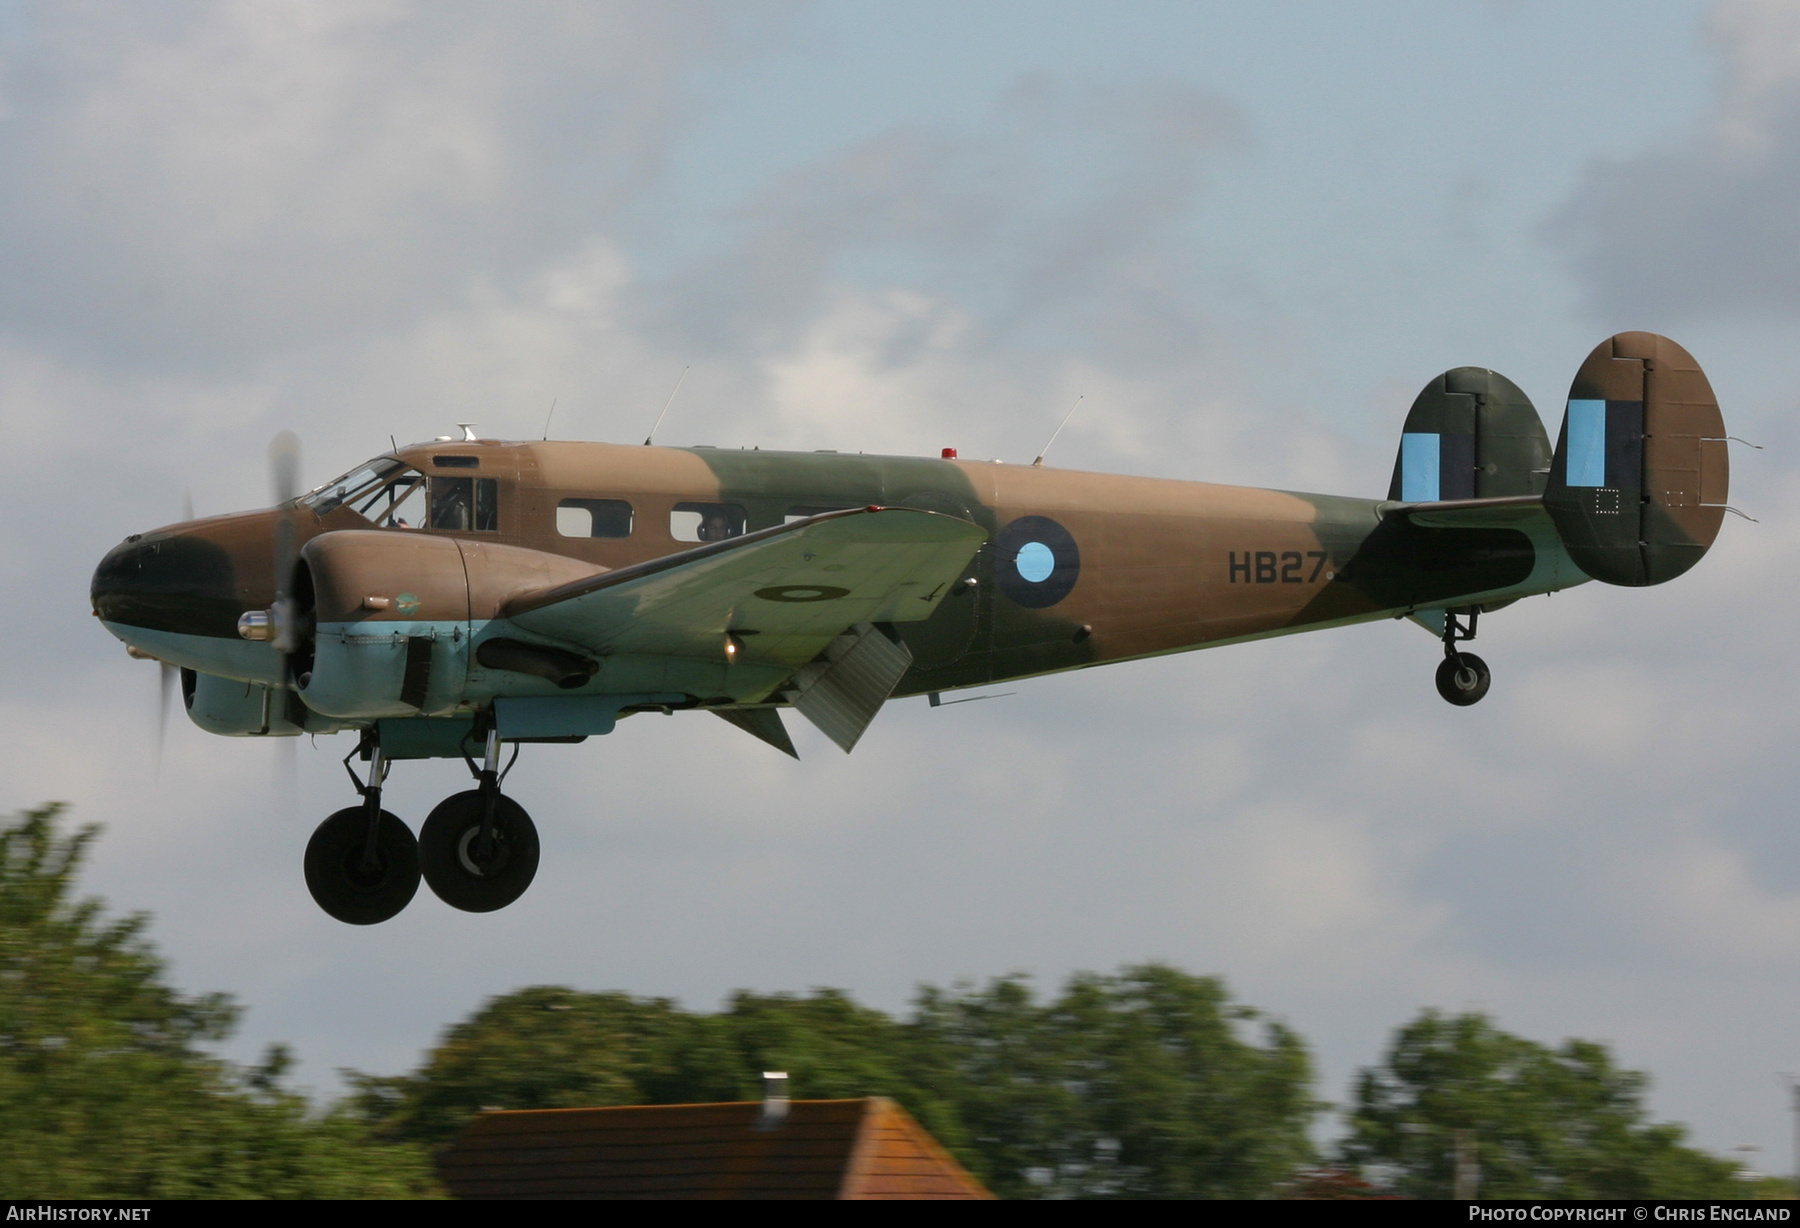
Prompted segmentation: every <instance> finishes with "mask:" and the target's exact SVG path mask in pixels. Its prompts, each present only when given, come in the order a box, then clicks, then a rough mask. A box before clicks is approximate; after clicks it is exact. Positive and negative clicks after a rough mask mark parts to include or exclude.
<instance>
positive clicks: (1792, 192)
mask: <svg viewBox="0 0 1800 1228" xmlns="http://www.w3.org/2000/svg"><path fill="white" fill-rule="evenodd" d="M1793 24H1794V23H1793V19H1792V16H1791V14H1790V13H1789V12H1787V11H1785V10H1784V9H1783V8H1782V6H1779V5H1773V4H1755V3H1740V4H1734V5H1723V6H1721V7H1720V9H1719V11H1718V13H1717V14H1716V19H1715V27H1716V30H1717V33H1718V36H1719V38H1718V41H1719V42H1720V44H1721V47H1722V56H1723V59H1724V61H1725V62H1724V64H1723V66H1722V67H1723V72H1722V73H1721V84H1720V90H1719V95H1718V97H1717V98H1716V100H1715V102H1714V104H1713V107H1712V109H1711V111H1710V113H1709V114H1707V115H1706V116H1704V117H1703V118H1702V120H1701V122H1700V123H1699V124H1697V125H1696V127H1695V129H1694V130H1693V131H1692V132H1691V133H1689V134H1685V135H1681V136H1677V137H1672V138H1670V139H1669V140H1668V141H1666V142H1665V143H1664V144H1662V145H1660V146H1659V147H1656V148H1653V149H1650V150H1648V151H1645V152H1643V153H1640V154H1638V155H1636V156H1632V157H1626V158H1617V159H1606V160H1599V161H1596V162H1595V163H1593V164H1592V165H1591V166H1590V167H1589V168H1588V170H1587V172H1586V174H1585V175H1584V177H1583V179H1582V181H1581V183H1580V184H1579V185H1578V187H1577V188H1576V189H1575V191H1574V192H1573V193H1572V194H1571V196H1570V197H1569V198H1568V199H1567V200H1566V201H1565V202H1564V203H1563V204H1562V205H1561V206H1560V207H1559V208H1558V209H1557V211H1556V212H1555V213H1554V214H1553V215H1552V216H1551V217H1550V218H1549V219H1548V221H1547V222H1546V224H1545V227H1544V232H1543V233H1544V235H1545V237H1546V238H1547V239H1548V240H1549V241H1550V242H1551V243H1552V244H1553V245H1554V246H1555V247H1556V248H1558V249H1559V250H1560V251H1561V253H1562V254H1563V256H1564V258H1565V260H1566V261H1567V264H1568V266H1569V268H1570V269H1571V271H1572V272H1573V273H1574V274H1575V276H1576V279H1577V281H1578V283H1579V285H1580V287H1581V290H1582V293H1583V296H1584V298H1585V300H1586V306H1587V307H1588V309H1589V310H1590V311H1591V312H1592V313H1593V314H1594V315H1596V316H1598V317H1599V318H1601V319H1603V320H1607V321H1615V322H1616V321H1633V322H1634V323H1631V325H1630V326H1631V327H1640V328H1643V327H1648V328H1662V327H1665V326H1666V324H1674V323H1686V322H1689V321H1695V320H1703V319H1705V318H1707V317H1709V316H1715V317H1716V316H1723V317H1726V318H1730V317H1734V316H1735V317H1740V318H1742V317H1745V316H1752V315H1756V316H1771V317H1775V318H1791V317H1792V316H1794V315H1795V314H1796V313H1800V62H1789V63H1787V64H1782V63H1781V60H1782V57H1783V53H1784V52H1791V50H1792V48H1793V47H1794V46H1795V45H1796V38H1795V34H1796V32H1795V31H1794V29H1793V28H1792V27H1793ZM1788 59H1789V60H1790V61H1792V56H1791V54H1790V55H1789V56H1788Z"/></svg>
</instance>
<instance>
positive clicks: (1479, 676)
mask: <svg viewBox="0 0 1800 1228" xmlns="http://www.w3.org/2000/svg"><path fill="white" fill-rule="evenodd" d="M1493 680H1494V678H1493V675H1492V674H1490V673H1488V667H1487V662H1486V661H1483V660H1482V659H1481V658H1480V657H1478V656H1476V655H1475V654H1474V653H1472V652H1453V653H1451V654H1449V655H1448V656H1446V657H1445V658H1444V660H1443V663H1442V664H1441V665H1439V666H1438V669H1437V689H1438V694H1439V695H1442V696H1443V697H1444V698H1445V699H1447V700H1449V701H1450V702H1451V703H1453V704H1455V705H1456V706H1457V707H1459V708H1466V707H1468V706H1469V705H1470V704H1473V703H1480V702H1481V697H1482V696H1483V695H1486V694H1487V693H1488V684H1489V683H1491V682H1493Z"/></svg>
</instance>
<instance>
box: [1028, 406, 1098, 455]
mask: <svg viewBox="0 0 1800 1228" xmlns="http://www.w3.org/2000/svg"><path fill="white" fill-rule="evenodd" d="M1086 399H1087V394H1086V393H1083V394H1082V395H1081V396H1078V397H1076V398H1075V405H1071V406H1069V412H1068V413H1066V414H1064V415H1063V420H1062V421H1061V422H1059V423H1057V426H1056V429H1055V430H1054V431H1052V432H1051V433H1050V443H1055V442H1056V437H1057V436H1058V435H1060V434H1062V429H1063V427H1065V426H1067V425H1069V419H1070V418H1073V417H1074V416H1075V406H1076V405H1080V404H1081V403H1082V402H1083V401H1084V400H1086ZM1050 443H1047V444H1045V445H1044V451H1043V452H1039V453H1038V455H1037V459H1036V460H1034V461H1032V462H1031V466H1032V468H1034V469H1040V468H1042V467H1043V464H1044V454H1045V453H1046V452H1048V451H1050Z"/></svg>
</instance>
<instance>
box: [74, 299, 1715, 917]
mask: <svg viewBox="0 0 1800 1228" xmlns="http://www.w3.org/2000/svg"><path fill="white" fill-rule="evenodd" d="M465 436H466V437H465V438H464V439H460V440H452V439H440V440H437V441H435V442H431V443H424V444H418V445H414V446H411V447H405V448H396V449H395V450H394V451H393V452H390V453H388V454H386V455H384V456H380V457H377V458H376V459H375V460H372V461H370V462H369V463H368V464H366V465H362V466H360V467H358V468H356V469H354V470H352V471H351V472H350V473H347V474H345V475H344V476H343V477H341V478H338V479H336V480H335V481H332V482H328V483H326V484H325V485H324V486H321V487H319V488H318V489H316V490H313V491H311V492H310V493H307V494H305V495H302V496H299V497H297V498H287V499H285V500H283V501H281V502H280V503H279V504H278V506H276V507H274V508H272V509H270V510H267V511H260V512H249V513H244V514H241V515H233V516H216V517H211V518H208V519H204V520H192V521H189V522H187V523H183V524H178V525H172V526H170V527H168V528H162V529H156V530H154V531H151V532H148V533H134V534H132V535H131V536H130V537H128V538H126V539H125V541H124V542H123V543H122V544H121V545H119V546H117V547H115V548H114V549H113V550H112V551H111V552H110V553H108V554H107V555H106V557H105V559H104V560H102V562H101V563H100V566H99V568H98V570H96V571H95V573H94V581H93V593H92V598H93V607H94V612H95V614H96V615H97V616H98V617H99V618H100V619H101V620H102V621H103V622H104V624H105V626H106V628H107V630H109V631H111V632H112V633H113V634H114V635H115V636H117V637H118V638H119V639H121V640H123V641H125V643H126V645H127V647H128V648H129V650H130V651H131V653H132V655H134V656H139V657H150V658H154V659H156V660H159V661H161V662H163V663H164V668H165V670H173V669H179V670H180V678H181V692H182V696H183V699H184V701H185V703H186V707H187V712H188V714H189V716H190V717H191V718H192V719H193V721H194V723H195V724H197V725H199V726H200V727H201V728H202V729H206V730H208V731H210V732H212V733H218V734H225V735H228V736H251V737H293V736H296V735H299V734H302V733H306V734H328V733H338V732H351V733H354V734H356V735H357V739H358V740H357V745H356V749H355V750H353V751H352V752H351V754H350V755H348V756H346V757H345V766H346V768H347V769H349V765H350V761H351V759H352V758H360V759H361V760H362V761H363V762H364V763H366V764H367V765H368V766H367V771H366V774H365V777H364V778H363V779H358V778H357V777H356V774H355V772H354V771H353V770H352V771H351V779H352V781H353V782H354V783H355V785H356V788H357V790H358V792H359V793H360V794H361V796H362V802H361V804H359V805H356V806H352V807H350V808H348V809H344V810H340V811H338V812H337V813H336V814H333V815H332V816H331V817H330V818H328V819H326V820H325V821H324V823H322V824H321V825H320V826H319V828H318V830H317V831H315V832H314V833H313V836H312V839H311V841H310V843H309V844H308V845H307V849H306V860H305V865H306V882H307V886H308V887H309V889H310V890H311V892H312V895H313V898H314V899H315V900H316V901H317V902H318V903H319V905H320V907H322V908H323V909H324V910H325V911H326V912H327V913H329V914H330V915H331V916H333V917H336V918H337V919H338V920H340V921H345V922H349V923H351V924H357V925H367V924H372V923H375V922H380V921H385V920H387V919H388V918H389V917H392V916H394V915H395V914H397V913H398V912H399V911H400V910H401V909H403V908H405V907H406V905H407V903H408V902H409V901H410V900H411V899H412V897H413V895H414V893H415V892H416V891H417V890H418V885H419V880H420V878H421V876H423V878H424V880H425V881H426V882H427V883H429V884H430V886H431V889H432V890H433V891H434V892H435V893H436V894H437V895H438V896H439V897H440V898H441V899H443V900H444V901H445V902H446V903H448V904H450V905H452V906H453V907H456V908H460V909H465V910H468V911H472V912H486V911H491V910H493V909H497V908H502V907H504V906H506V905H507V904H510V903H511V902H512V901H514V900H515V899H517V898H518V897H519V896H520V894H521V893H523V892H524V890H525V889H526V887H527V886H528V885H529V884H530V882H531V879H532V877H533V875H534V874H535V873H536V870H537V864H538V836H537V830H536V828H535V826H534V825H533V823H532V821H531V819H530V817H529V816H528V815H527V814H526V813H525V811H524V809H523V808H521V807H520V806H519V805H518V804H517V803H516V802H514V801H513V800H512V799H511V798H509V797H507V796H506V795H505V794H503V793H502V792H501V781H502V779H503V777H504V776H505V771H504V770H502V767H501V758H502V748H503V747H504V746H505V744H507V743H512V744H513V748H514V749H513V755H514V757H515V758H516V756H517V753H518V750H517V748H518V746H519V745H520V744H522V743H541V742H579V741H582V740H583V739H584V738H587V737H590V736H593V735H595V734H605V733H610V732H611V731H612V729H613V727H614V724H615V723H616V722H617V721H618V720H620V719H621V718H623V717H626V716H629V715H632V714H634V713H641V712H664V713H667V712H674V711H683V712H686V711H704V712H710V713H712V714H713V715H714V716H717V717H720V718H722V719H724V720H726V721H729V722H730V723H731V724H733V725H734V726H736V727H737V728H739V729H742V730H743V731H744V732H746V733H748V734H751V735H752V736H754V737H757V738H760V739H762V740H763V741H764V742H767V743H769V744H770V745H771V746H774V747H776V748H778V749H780V750H782V751H785V752H787V753H788V754H790V755H792V754H794V746H793V743H792V741H790V739H789V737H788V733H787V731H786V729H785V728H784V726H783V724H782V717H781V714H782V711H783V709H792V710H794V711H796V712H798V713H799V714H800V715H801V716H802V717H804V718H805V719H807V720H809V721H811V722H812V723H813V724H814V725H816V726H817V727H818V728H819V729H820V730H822V731H823V732H824V733H825V735H826V736H827V737H828V738H830V739H831V740H832V741H833V742H835V743H836V744H837V745H838V746H840V747H842V748H843V749H844V750H845V751H849V750H850V749H851V748H852V747H854V746H855V745H856V743H857V740H858V739H859V738H860V737H862V735H863V732H864V730H866V729H867V728H868V726H869V723H870V722H871V721H872V720H873V719H874V718H875V715H876V713H877V712H878V711H879V710H880V709H881V706H882V704H884V703H885V702H886V701H887V700H889V699H891V698H894V697H896V696H905V695H919V694H929V695H930V696H931V699H932V702H933V703H936V702H938V695H939V694H940V693H942V692H947V691H954V690H957V689H960V688H965V687H973V686H985V685H989V684H993V683H996V682H1000V681H1003V680H1011V679H1017V678H1025V677H1030V676H1032V675H1036V674H1047V673H1052V672H1054V671H1057V670H1066V669H1078V668H1082V667H1085V666H1090V665H1102V664H1106V663H1108V662H1113V661H1127V660H1135V659H1137V658H1141V657H1152V656H1158V655H1162V654H1166V653H1175V652H1184V651H1187V650H1189V649H1194V648H1209V647H1214V646H1217V645H1222V644H1235V643H1241V642H1243V641H1245V640H1254V639H1261V638H1264V637H1267V636H1275V635H1286V634H1290V633H1292V632H1296V631H1314V630H1320V629H1323V628H1326V627H1338V626H1344V625H1347V624H1350V623H1360V622H1367V621H1370V620H1373V619H1381V618H1401V617H1407V618H1411V619H1413V620H1414V621H1415V622H1418V623H1420V624H1422V625H1423V626H1425V627H1427V628H1428V629H1429V630H1430V631H1431V632H1432V633H1433V634H1434V635H1436V636H1437V637H1438V638H1440V639H1441V640H1442V642H1443V661H1442V663H1441V664H1440V665H1439V666H1438V667H1437V688H1438V691H1439V692H1440V693H1441V694H1442V695H1443V697H1444V698H1445V699H1447V700H1449V701H1450V702H1451V703H1453V704H1458V705H1467V704H1473V703H1475V702H1477V701H1478V700H1480V699H1481V697H1482V696H1483V695H1485V694H1486V693H1487V690H1488V684H1489V673H1488V668H1487V666H1486V665H1485V664H1484V663H1483V662H1482V661H1481V659H1480V658H1479V657H1477V656H1475V655H1474V654H1473V653H1470V652H1467V651H1464V650H1463V648H1462V647H1461V645H1462V644H1463V642H1464V641H1467V640H1470V639H1473V638H1474V637H1475V630H1476V623H1477V620H1478V618H1479V616H1480V615H1481V614H1483V613H1485V612H1489V611H1492V610H1496V609H1498V608H1500V607H1501V606H1504V605H1506V604H1508V603H1510V602H1513V601H1516V600H1517V599H1518V598H1520V597H1527V596H1531V595H1533V594H1537V593H1550V592H1555V591H1556V590H1558V589H1563V588H1569V587H1571V586H1573V585H1576V584H1581V583H1584V582H1585V581H1587V580H1589V579H1595V580H1601V581H1604V582H1606V583H1608V584H1623V585H1631V586H1641V585H1648V584H1660V583H1662V582H1663V581H1665V580H1669V579H1672V578H1674V577H1675V576H1678V575H1680V574H1681V573H1682V572H1684V571H1686V570H1687V569H1688V568H1690V567H1692V566H1693V565H1694V564H1695V563H1697V562H1698V561H1699V560H1700V556H1701V555H1702V554H1704V553H1705V552H1706V550H1707V548H1708V547H1709V546H1710V545H1711V544H1712V542H1713V539H1714V537H1715V536H1716V535H1717V533H1718V530H1719V525H1720V522H1721V521H1722V519H1723V516H1724V512H1725V510H1726V508H1725V499H1726V488H1727V471H1728V466H1727V461H1726V436H1725V430H1724V425H1723V422H1722V420H1721V418H1720V414H1719V407H1718V402H1717V400H1716V399H1715V397H1714V395H1713V392H1712V389H1711V388H1710V387H1709V385H1708V383H1707V380H1706V376H1705V375H1704V374H1703V373H1702V372H1701V370H1700V368H1699V366H1698V364H1696V363H1695V362H1694V360H1693V358H1692V357H1690V356H1689V355H1688V353H1687V351H1685V350H1683V349H1682V348H1681V347H1680V346H1678V345H1676V344H1675V343H1674V342H1672V341H1669V340H1667V339H1666V338H1663V337H1659V336H1655V335H1652V334H1649V333H1620V334H1619V335H1617V336H1615V337H1612V338H1610V339H1609V340H1607V341H1605V342H1603V343H1602V344H1601V345H1600V346H1599V348H1597V349H1596V350H1594V352H1593V353H1592V354H1590V355H1589V356H1588V359H1587V361H1586V362H1585V363H1583V364H1582V366H1581V369H1580V371H1579V373H1578V374H1577V375H1576V377H1575V381H1574V385H1573V387H1572V388H1571V389H1570V392H1569V400H1568V406H1567V412H1566V414H1565V416H1564V419H1563V426H1562V432H1561V434H1560V436H1559V438H1558V440H1557V444H1556V447H1555V449H1554V451H1553V450H1552V449H1551V447H1550V442H1549V439H1548V437H1547V436H1546V435H1545V432H1544V427H1543V424H1542V423H1541V422H1540V421H1539V419H1538V415H1537V412H1536V410H1534V409H1533V408H1532V406H1531V402H1530V401H1529V400H1527V399H1526V397H1525V394H1524V393H1523V392H1521V391H1520V390H1519V389H1518V388H1517V387H1516V386H1515V385H1514V384H1513V383H1512V382H1511V381H1509V380H1507V379H1506V378H1504V377H1503V376H1501V375H1499V374H1497V373H1496V372H1493V371H1488V370H1484V369H1481V368H1476V367H1459V368H1457V369H1456V370H1453V371H1447V372H1445V373H1444V374H1443V375H1440V376H1438V377H1437V378H1436V379H1434V380H1432V381H1431V383H1430V384H1429V385H1427V386H1426V388H1425V390H1424V391H1423V392H1421V393H1420V394H1419V398H1418V400H1416V401H1415V402H1414V403H1413V406H1412V410H1411V412H1410V413H1409V414H1408V415H1407V419H1406V425H1405V429H1404V433H1403V434H1402V435H1401V440H1400V451H1399V457H1398V459H1397V461H1396V464H1395V467H1394V474H1393V480H1392V482H1391V483H1390V485H1389V487H1388V494H1387V498H1386V499H1357V498H1348V497H1341V496H1336V495H1309V494H1296V493H1291V492H1287V491H1279V490H1256V489H1250V488H1245V487H1234V486H1217V485H1212V484H1208V483H1201V482H1181V481H1168V480H1161V479H1151V478H1132V477H1117V476H1112V475H1109V474H1098V473H1078V472H1070V471H1064V470H1056V469H1050V468H1045V467H1043V466H1042V465H1041V464H1037V465H1032V466H1023V465H1007V464H1002V463H999V462H997V461H976V460H960V459H958V458H957V456H956V453H955V451H954V450H952V449H948V448H946V449H945V450H944V453H943V456H942V458H941V459H933V458H915V457H902V456H864V455H860V454H859V455H855V456H851V455H843V454H838V453H833V452H814V453H794V452H763V451H755V450H752V451H741V450H740V451H727V450H720V449H713V448H702V447H695V448H661V447H637V446H629V447H627V446H616V445H610V444H601V443H551V442H543V443H510V442H501V441H498V440H489V439H478V438H475V437H474V435H473V432H470V431H465ZM1039 459H1040V461H1041V459H1042V458H1039ZM458 757H460V758H462V759H464V760H465V761H466V762H467V763H468V765H469V769H470V771H471V773H472V774H473V775H474V778H475V782H476V787H475V788H473V789H471V790H469V791H467V792H462V793H458V794H456V795H455V796H453V797H451V798H449V799H447V800H446V801H444V802H443V803H442V804H440V805H439V806H438V807H437V808H436V809H435V810H433V811H432V812H431V814H430V816H429V817H428V818H427V819H426V820H425V823H424V825H423V826H422V827H421V828H420V829H419V834H418V837H417V839H415V838H414V836H413V834H412V832H411V830H409V829H408V827H407V826H406V824H404V823H402V822H401V821H400V820H399V819H398V818H396V817H395V816H394V815H392V814H390V813H389V812H387V811H385V810H383V809H382V808H381V792H382V783H383V781H384V779H385V778H386V775H387V771H388V766H389V764H391V763H392V762H393V761H395V760H399V759H427V758H458ZM508 768H510V763H509V764H508Z"/></svg>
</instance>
